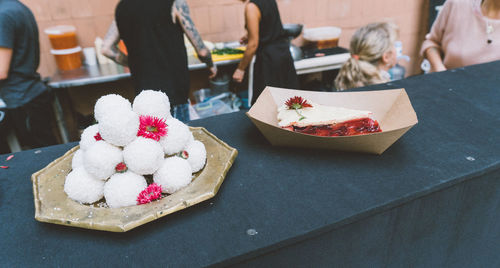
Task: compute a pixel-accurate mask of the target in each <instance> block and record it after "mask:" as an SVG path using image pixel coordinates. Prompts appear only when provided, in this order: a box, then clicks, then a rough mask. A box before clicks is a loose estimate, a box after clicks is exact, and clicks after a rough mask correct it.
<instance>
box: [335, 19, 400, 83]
mask: <svg viewBox="0 0 500 268" xmlns="http://www.w3.org/2000/svg"><path fill="white" fill-rule="evenodd" d="M397 39H398V29H397V26H396V25H394V24H392V23H387V22H380V23H371V24H368V25H366V26H363V27H361V28H359V29H358V30H356V32H355V33H354V35H353V36H352V38H351V43H350V51H351V58H349V59H348V60H347V61H346V62H345V63H344V65H343V66H342V68H341V69H340V71H339V74H338V75H337V78H336V79H335V87H336V88H337V90H345V89H349V88H355V87H363V86H367V85H372V84H379V83H385V82H389V81H390V75H389V73H388V71H389V69H391V68H392V67H394V65H396V62H397V55H396V48H395V47H394V42H395V41H396V40H397Z"/></svg>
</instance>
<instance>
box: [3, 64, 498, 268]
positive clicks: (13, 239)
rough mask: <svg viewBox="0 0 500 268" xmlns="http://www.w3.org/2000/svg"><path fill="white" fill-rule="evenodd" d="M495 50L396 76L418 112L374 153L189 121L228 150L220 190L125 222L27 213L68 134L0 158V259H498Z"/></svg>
mask: <svg viewBox="0 0 500 268" xmlns="http://www.w3.org/2000/svg"><path fill="white" fill-rule="evenodd" d="M498 73H500V62H493V63H488V64H483V65H477V66H471V67H467V68H463V69H457V70H451V71H446V72H442V73H433V74H429V75H423V76H416V77H411V78H407V79H404V80H399V81H396V82H392V83H388V84H381V85H375V86H371V87H367V88H362V89H357V90H375V89H390V88H405V89H406V92H407V93H408V95H409V97H410V100H411V102H412V105H413V107H414V109H415V111H416V113H417V115H418V118H419V123H418V125H416V126H415V127H413V128H412V129H411V130H410V131H409V132H408V133H407V134H405V135H404V136H403V137H402V138H401V139H399V140H398V141H397V142H396V143H395V144H393V145H392V146H391V147H390V148H389V149H388V150H387V151H385V152H384V153H383V154H382V155H368V154H359V153H343V152H335V151H327V150H313V149H296V148H280V147H272V146H271V145H270V144H269V143H268V142H267V141H266V139H265V138H264V137H263V135H262V134H261V133H260V132H259V131H258V130H257V128H256V127H255V126H254V125H253V124H252V123H251V121H250V120H249V119H248V118H246V116H245V114H244V113H243V112H237V113H231V114H226V115H221V116H217V117H211V118H207V119H203V120H198V121H192V122H190V125H192V126H202V127H205V128H207V129H208V130H209V131H210V132H212V133H213V134H215V135H216V136H217V137H218V138H220V139H221V140H223V141H225V142H226V143H228V144H229V145H230V146H232V147H235V148H236V149H238V151H239V154H238V157H237V158H236V161H235V162H234V164H233V166H232V168H231V169H230V170H229V173H228V174H227V177H226V179H225V181H224V183H223V184H222V186H221V188H220V190H219V192H218V194H217V195H216V196H215V197H214V198H213V199H210V200H208V201H205V202H203V203H201V204H198V205H196V206H193V207H190V208H187V209H185V210H182V211H179V212H177V213H174V214H171V215H168V216H165V217H163V218H160V219H158V220H156V221H154V222H151V223H148V224H146V225H144V226H141V227H138V228H136V229H133V230H131V231H129V232H126V233H107V232H100V231H92V230H86V229H79V228H72V227H66V226H61V225H53V224H47V223H40V222H37V221H35V219H34V204H33V196H32V184H31V181H30V176H31V174H32V173H34V172H36V171H37V170H39V169H41V168H43V167H44V166H46V165H47V164H48V163H50V162H51V161H53V160H54V159H56V158H58V157H60V156H61V155H63V154H64V152H66V151H67V150H69V149H70V148H72V147H73V146H75V145H76V143H69V144H64V145H57V146H52V147H47V148H40V149H35V150H30V151H23V152H20V153H16V154H14V158H12V159H11V160H9V161H5V159H6V157H7V155H2V156H0V165H4V166H9V168H8V169H0V219H1V221H2V224H1V225H0V233H1V234H2V242H1V243H0V263H2V265H4V266H5V267H18V266H20V267H32V266H37V267H58V266H63V267H64V266H98V267H101V266H102V267H105V266H109V267H117V266H161V267H204V266H212V265H213V266H219V267H220V266H237V267H498V266H500V254H498V252H500V243H499V242H498V241H499V238H500V225H499V224H498V222H500V210H499V207H500V179H499V178H500V143H499V138H498V137H499V136H500V129H499V128H498V125H499V124H500V119H499V118H500V90H499V88H498V85H499V84H500V76H498Z"/></svg>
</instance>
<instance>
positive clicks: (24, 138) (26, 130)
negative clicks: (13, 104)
mask: <svg viewBox="0 0 500 268" xmlns="http://www.w3.org/2000/svg"><path fill="white" fill-rule="evenodd" d="M53 100H54V95H53V94H52V93H51V92H49V91H45V92H44V93H42V94H40V95H38V96H37V97H36V98H34V99H33V100H31V101H30V102H28V103H26V104H25V105H23V106H21V107H18V108H15V109H9V110H8V111H7V113H8V116H9V122H10V126H11V127H14V129H15V131H16V134H17V136H18V137H19V139H20V140H21V143H22V144H23V145H28V146H30V147H32V148H38V147H45V146H49V145H54V144H56V143H57V139H56V137H55V136H54V133H53V132H52V126H53V124H54V113H53V110H52V101H53Z"/></svg>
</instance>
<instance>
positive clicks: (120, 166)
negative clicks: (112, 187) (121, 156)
mask: <svg viewBox="0 0 500 268" xmlns="http://www.w3.org/2000/svg"><path fill="white" fill-rule="evenodd" d="M115 170H116V172H118V173H125V172H127V170H128V167H127V165H125V163H123V162H120V163H118V165H116V167H115Z"/></svg>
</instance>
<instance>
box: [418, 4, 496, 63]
mask: <svg viewBox="0 0 500 268" xmlns="http://www.w3.org/2000/svg"><path fill="white" fill-rule="evenodd" d="M420 53H421V54H422V55H423V56H424V57H425V58H426V59H427V60H429V62H430V64H431V72H439V71H445V70H446V69H453V68H459V67H463V66H467V65H473V64H479V63H485V62H489V61H494V60H500V0H482V1H481V0H448V1H446V2H445V3H444V6H443V9H442V10H441V11H440V12H439V15H438V16H437V18H436V21H435V22H434V24H433V25H432V28H431V31H430V33H429V34H427V35H426V37H425V41H424V43H423V44H422V48H421V50H420Z"/></svg>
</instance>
